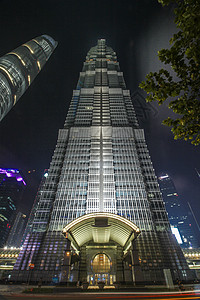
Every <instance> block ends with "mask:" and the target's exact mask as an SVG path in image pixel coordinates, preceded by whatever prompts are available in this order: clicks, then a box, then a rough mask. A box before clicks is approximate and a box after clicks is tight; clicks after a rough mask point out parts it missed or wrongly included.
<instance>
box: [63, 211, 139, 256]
mask: <svg viewBox="0 0 200 300" xmlns="http://www.w3.org/2000/svg"><path fill="white" fill-rule="evenodd" d="M63 233H64V234H65V235H66V237H67V238H68V239H69V240H70V241H71V242H72V246H75V248H77V250H79V248H80V247H81V246H82V245H83V244H85V243H87V242H89V241H92V242H94V243H97V244H106V243H109V242H111V241H114V242H116V243H118V244H119V245H121V246H122V247H123V249H124V251H126V250H127V249H128V248H129V247H130V246H131V241H132V240H133V239H135V238H136V237H137V236H138V235H139V233H140V230H139V228H138V227H137V226H136V225H135V224H134V223H133V222H131V221H129V220H127V219H126V218H124V217H121V216H119V215H116V214H112V213H107V212H96V213H90V214H86V215H83V216H81V217H79V218H77V219H75V220H74V221H72V222H70V223H69V224H67V226H66V227H65V228H64V229H63Z"/></svg>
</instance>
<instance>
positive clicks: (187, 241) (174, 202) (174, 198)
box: [158, 174, 199, 248]
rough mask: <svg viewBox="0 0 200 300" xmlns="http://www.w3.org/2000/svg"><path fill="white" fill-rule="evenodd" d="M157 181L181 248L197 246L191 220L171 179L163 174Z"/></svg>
mask: <svg viewBox="0 0 200 300" xmlns="http://www.w3.org/2000/svg"><path fill="white" fill-rule="evenodd" d="M158 181H159V184H160V189H161V192H162V195H163V200H164V202H165V206H166V210H167V212H168V217H169V222H170V224H171V226H172V231H175V235H176V232H177V230H178V234H179V240H178V242H179V244H180V246H181V247H182V248H198V247H199V243H198V240H197V238H196V236H195V231H194V228H193V226H194V225H193V222H192V220H191V217H190V216H189V214H188V212H187V210H186V207H185V205H184V203H182V202H181V200H180V197H179V195H178V193H177V190H176V187H175V185H174V182H173V180H172V179H171V178H170V176H169V175H168V174H164V175H162V176H160V177H159V178H158ZM177 238H178V237H177Z"/></svg>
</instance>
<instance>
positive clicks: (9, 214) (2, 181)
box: [0, 169, 26, 247]
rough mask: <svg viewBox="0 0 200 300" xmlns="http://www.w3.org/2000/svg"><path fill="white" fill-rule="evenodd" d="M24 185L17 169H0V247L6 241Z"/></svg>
mask: <svg viewBox="0 0 200 300" xmlns="http://www.w3.org/2000/svg"><path fill="white" fill-rule="evenodd" d="M25 185H26V183H25V181H24V179H23V177H22V174H21V173H20V171H19V170H17V169H0V247H3V246H4V245H5V243H6V241H7V238H8V235H9V232H10V230H11V228H12V225H13V223H14V220H15V217H16V210H17V207H18V205H19V202H20V200H21V197H22V193H23V190H24V188H25Z"/></svg>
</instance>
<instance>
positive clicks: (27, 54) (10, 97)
mask: <svg viewBox="0 0 200 300" xmlns="http://www.w3.org/2000/svg"><path fill="white" fill-rule="evenodd" d="M56 46H57V42H55V41H54V40H53V39H52V38H51V37H50V36H48V35H42V36H39V37H36V38H34V39H32V40H31V41H29V42H27V43H25V44H23V45H22V46H20V47H18V48H16V49H15V50H13V51H12V52H9V53H7V54H6V55H4V56H2V57H0V121H1V120H2V119H3V118H4V117H5V115H6V114H7V113H8V112H9V110H10V109H11V108H12V107H13V106H14V105H15V104H16V103H17V101H18V100H19V98H20V97H21V96H22V95H23V94H24V92H25V91H26V89H27V88H28V87H29V85H30V84H31V83H32V81H33V80H34V78H35V77H36V76H37V74H38V73H39V72H40V70H41V69H42V68H43V67H44V65H45V63H46V62H47V60H48V59H49V57H50V56H51V54H52V53H53V51H54V50H55V48H56Z"/></svg>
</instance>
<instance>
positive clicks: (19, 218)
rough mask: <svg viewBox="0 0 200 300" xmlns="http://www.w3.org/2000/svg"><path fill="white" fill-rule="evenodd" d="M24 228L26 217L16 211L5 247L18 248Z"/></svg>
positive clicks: (20, 244)
mask: <svg viewBox="0 0 200 300" xmlns="http://www.w3.org/2000/svg"><path fill="white" fill-rule="evenodd" d="M25 227H26V215H25V214H23V213H22V212H20V211H18V212H17V215H16V217H15V221H14V223H13V226H12V228H11V230H10V233H9V236H8V239H7V242H6V246H7V247H16V248H19V247H21V246H22V237H23V234H24V230H25Z"/></svg>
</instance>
